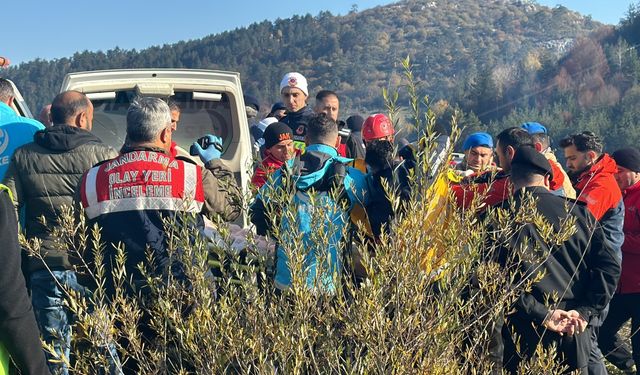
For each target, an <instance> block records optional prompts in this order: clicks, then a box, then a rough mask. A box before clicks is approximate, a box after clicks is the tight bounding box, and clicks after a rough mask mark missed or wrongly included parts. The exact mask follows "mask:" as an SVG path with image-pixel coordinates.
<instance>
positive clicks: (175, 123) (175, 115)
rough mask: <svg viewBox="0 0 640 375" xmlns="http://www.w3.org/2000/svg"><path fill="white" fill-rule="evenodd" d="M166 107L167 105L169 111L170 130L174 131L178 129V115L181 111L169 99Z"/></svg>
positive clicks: (176, 104)
mask: <svg viewBox="0 0 640 375" xmlns="http://www.w3.org/2000/svg"><path fill="white" fill-rule="evenodd" d="M167 105H169V111H171V130H172V131H176V129H178V123H179V122H180V113H182V110H181V109H180V106H179V105H178V103H176V102H175V101H174V100H171V99H169V101H168V102H167Z"/></svg>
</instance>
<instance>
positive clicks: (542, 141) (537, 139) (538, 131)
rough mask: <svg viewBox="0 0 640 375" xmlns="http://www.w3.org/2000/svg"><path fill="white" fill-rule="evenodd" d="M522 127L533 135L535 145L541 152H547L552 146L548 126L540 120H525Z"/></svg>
mask: <svg viewBox="0 0 640 375" xmlns="http://www.w3.org/2000/svg"><path fill="white" fill-rule="evenodd" d="M520 127H521V128H522V129H524V130H526V131H527V133H529V135H531V139H532V140H533V145H534V146H535V148H536V150H538V151H539V152H545V151H546V150H548V149H549V147H551V140H550V139H549V133H548V132H547V128H546V127H545V126H544V125H542V124H540V123H538V122H525V123H524V124H522V125H520Z"/></svg>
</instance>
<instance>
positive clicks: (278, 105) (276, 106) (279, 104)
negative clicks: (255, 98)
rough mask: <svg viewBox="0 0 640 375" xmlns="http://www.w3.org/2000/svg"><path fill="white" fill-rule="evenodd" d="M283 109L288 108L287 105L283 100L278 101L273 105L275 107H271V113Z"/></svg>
mask: <svg viewBox="0 0 640 375" xmlns="http://www.w3.org/2000/svg"><path fill="white" fill-rule="evenodd" d="M281 109H287V107H286V106H285V105H284V103H283V102H277V103H275V104H274V105H273V107H271V113H274V112H275V111H279V110H281Z"/></svg>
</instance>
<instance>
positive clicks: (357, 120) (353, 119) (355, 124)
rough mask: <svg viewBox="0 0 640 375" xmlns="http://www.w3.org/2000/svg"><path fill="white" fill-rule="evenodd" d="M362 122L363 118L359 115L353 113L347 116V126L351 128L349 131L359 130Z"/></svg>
mask: <svg viewBox="0 0 640 375" xmlns="http://www.w3.org/2000/svg"><path fill="white" fill-rule="evenodd" d="M362 123H364V119H363V118H362V116H360V115H353V116H349V117H348V118H347V128H349V129H351V131H354V132H359V131H361V130H362Z"/></svg>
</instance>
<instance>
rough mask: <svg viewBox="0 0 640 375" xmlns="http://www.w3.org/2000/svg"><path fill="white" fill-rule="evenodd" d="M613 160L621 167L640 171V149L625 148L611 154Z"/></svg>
mask: <svg viewBox="0 0 640 375" xmlns="http://www.w3.org/2000/svg"><path fill="white" fill-rule="evenodd" d="M611 157H612V158H613V160H615V161H616V164H618V165H619V166H621V167H624V168H627V169H628V170H630V171H632V172H640V151H638V150H637V149H635V148H623V149H620V150H618V151H616V152H614V153H613V154H611Z"/></svg>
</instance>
